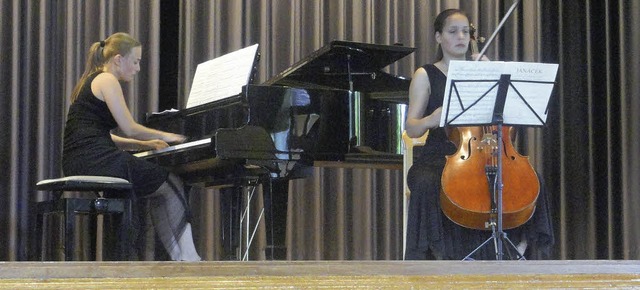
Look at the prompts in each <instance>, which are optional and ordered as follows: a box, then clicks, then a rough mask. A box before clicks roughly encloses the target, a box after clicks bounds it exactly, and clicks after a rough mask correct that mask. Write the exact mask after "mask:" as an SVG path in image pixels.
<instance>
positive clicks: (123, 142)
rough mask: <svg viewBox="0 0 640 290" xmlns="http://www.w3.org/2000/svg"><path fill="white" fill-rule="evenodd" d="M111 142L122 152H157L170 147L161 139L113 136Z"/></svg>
mask: <svg viewBox="0 0 640 290" xmlns="http://www.w3.org/2000/svg"><path fill="white" fill-rule="evenodd" d="M111 140H113V142H114V143H116V146H118V148H120V149H122V150H157V149H162V148H166V147H169V144H167V142H165V141H162V140H159V139H153V140H138V139H132V138H125V137H121V136H118V135H115V134H111Z"/></svg>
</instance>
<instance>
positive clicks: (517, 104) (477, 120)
mask: <svg viewBox="0 0 640 290" xmlns="http://www.w3.org/2000/svg"><path fill="white" fill-rule="evenodd" d="M557 68H558V65H557V64H539V63H521V62H482V63H480V62H464V61H451V62H450V64H449V77H448V79H447V84H446V88H445V99H444V103H443V112H444V113H443V115H442V119H441V126H443V125H444V126H468V125H495V126H496V127H497V132H496V133H495V134H496V141H497V142H496V143H497V151H496V152H499V153H498V154H497V155H498V156H497V163H498V165H497V170H496V173H495V174H496V176H495V179H494V186H493V187H491V185H490V187H491V188H490V190H491V189H493V194H492V198H493V199H494V200H492V203H491V215H490V218H489V221H488V222H487V223H486V224H487V225H488V226H489V227H491V231H492V234H491V236H490V237H489V238H488V239H487V240H485V241H484V242H483V243H482V244H480V245H479V246H478V247H477V248H476V249H474V250H473V251H472V252H471V253H469V254H468V255H467V256H465V257H464V259H463V260H468V259H469V258H470V257H471V256H472V255H473V254H475V253H476V252H477V251H478V250H480V249H481V248H482V247H483V246H485V245H486V244H487V243H489V242H490V241H494V247H495V253H496V260H502V258H503V242H505V241H506V242H507V243H508V244H509V245H510V246H511V247H513V249H515V252H516V254H517V258H518V260H524V259H525V258H524V256H523V254H521V253H520V252H519V251H518V250H517V247H516V246H515V245H514V244H513V242H511V240H509V238H508V237H507V234H506V233H505V232H504V231H503V224H502V219H503V205H502V189H503V183H502V151H503V148H502V147H503V143H502V138H503V136H502V125H504V124H508V125H527V126H544V125H545V120H546V115H547V112H548V104H549V97H550V96H551V91H552V89H553V84H554V81H555V76H556V72H557ZM498 75H499V78H497V76H498ZM512 77H513V78H512ZM514 83H520V84H521V85H520V90H519V89H518V88H517V87H516V85H514ZM462 84H465V85H462ZM474 84H481V85H479V86H476V85H474ZM485 89H486V91H485ZM454 92H455V96H456V100H457V105H458V106H459V107H457V106H452V103H451V102H452V100H453V98H452V96H453V95H454ZM521 92H525V94H527V93H529V94H528V96H529V97H530V99H529V100H527V99H526V98H525V97H524V96H523V94H522V93H521ZM474 95H475V96H476V97H474ZM478 95H479V96H478ZM463 96H464V97H463ZM508 96H510V99H509V101H510V102H507V97H508ZM516 97H517V98H516ZM493 98H495V99H493ZM530 102H533V103H534V104H532V103H530ZM465 103H466V104H468V105H465ZM525 108H526V109H525ZM523 110H526V111H528V113H527V112H522V111H523ZM523 116H528V118H523ZM505 119H506V120H508V122H505ZM487 174H489V173H487Z"/></svg>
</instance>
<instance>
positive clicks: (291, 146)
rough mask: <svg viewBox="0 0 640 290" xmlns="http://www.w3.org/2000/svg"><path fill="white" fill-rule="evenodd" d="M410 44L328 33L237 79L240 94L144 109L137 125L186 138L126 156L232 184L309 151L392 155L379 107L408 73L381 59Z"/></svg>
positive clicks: (405, 83)
mask: <svg viewBox="0 0 640 290" xmlns="http://www.w3.org/2000/svg"><path fill="white" fill-rule="evenodd" d="M414 50H415V49H414V48H411V47H403V46H397V45H378V44H369V43H359V42H349V41H332V42H331V43H329V44H327V45H326V46H324V47H322V48H320V49H318V50H317V51H315V52H313V53H312V54H310V55H309V56H307V57H305V58H304V59H302V60H300V61H298V62H297V63H295V64H294V65H292V66H291V67H289V68H288V69H286V70H285V71H283V72H282V73H280V74H278V75H276V76H275V77H273V78H271V79H270V80H268V81H266V82H265V83H263V84H259V85H256V84H248V85H246V86H245V87H243V89H242V93H241V94H240V95H237V96H229V97H228V98H225V99H223V100H221V101H217V102H213V103H209V104H205V105H200V106H197V107H193V108H189V109H183V110H180V111H178V112H175V113H171V114H165V115H152V116H148V118H147V120H146V122H145V125H146V126H148V127H151V128H156V129H159V130H163V131H169V132H174V133H180V134H183V135H186V136H188V138H189V140H188V141H187V142H185V143H183V144H179V145H175V146H171V147H168V148H165V149H162V150H155V151H147V152H140V153H137V154H136V156H138V157H140V158H145V159H148V160H150V161H152V162H155V163H158V164H160V165H162V166H165V167H168V168H171V169H172V170H173V171H174V172H176V173H178V174H179V175H181V176H182V177H183V179H184V180H185V181H186V182H187V183H198V184H204V186H205V187H206V186H212V185H219V184H237V185H240V184H239V183H238V182H237V181H238V180H241V179H242V176H243V175H244V174H247V168H259V169H261V170H264V171H266V173H265V174H263V175H262V176H268V178H271V179H272V180H274V179H284V180H286V179H288V178H298V177H304V172H305V170H304V169H305V168H308V167H309V166H312V165H313V163H314V162H316V161H340V160H345V159H348V156H350V155H356V156H361V155H362V154H367V153H368V152H371V151H372V152H382V153H389V154H388V155H394V154H392V153H393V152H390V151H391V150H390V149H389V148H388V146H387V144H389V142H387V140H386V139H388V138H389V136H390V135H392V134H390V133H389V132H390V131H394V130H395V131H400V129H399V126H400V124H399V122H397V121H396V122H394V121H393V120H390V118H389V114H388V111H389V110H388V109H384V107H385V106H386V104H395V103H403V102H404V103H406V100H407V92H408V88H409V80H407V79H404V78H402V77H398V76H394V75H391V74H389V73H386V72H384V71H383V69H384V68H385V67H387V66H388V65H390V64H392V63H394V62H396V61H397V60H399V59H401V58H403V57H405V56H407V55H409V54H410V53H412V52H413V51H414ZM381 108H382V109H381ZM390 124H391V126H392V127H394V128H389V126H390ZM363 148H366V149H368V150H362V149H363ZM383 155H385V154H383ZM252 174H253V173H252ZM272 188H273V187H272ZM282 188H284V190H286V186H283V187H282ZM273 197H274V199H275V198H276V197H275V193H274V195H273ZM284 201H285V202H286V198H285V199H284ZM285 208H286V207H285ZM274 214H275V213H274ZM285 216H286V215H285ZM280 224H284V223H280Z"/></svg>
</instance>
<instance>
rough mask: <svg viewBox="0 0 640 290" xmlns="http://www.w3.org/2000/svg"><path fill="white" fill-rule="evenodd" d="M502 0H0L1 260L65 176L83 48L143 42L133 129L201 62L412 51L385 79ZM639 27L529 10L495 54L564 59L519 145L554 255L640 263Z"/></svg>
mask: <svg viewBox="0 0 640 290" xmlns="http://www.w3.org/2000/svg"><path fill="white" fill-rule="evenodd" d="M511 3H512V2H511V1H498V0H493V1H435V0H434V1H428V0H413V1H411V0H387V1H374V0H362V1H356V0H353V1H348V0H315V1H312V0H298V1H296V0H293V1H291V0H271V1H268V0H258V1H255V0H244V1H235V0H219V1H159V0H157V1H153V0H138V1H135V0H134V1H129V0H119V1H117V0H105V1H82V0H70V1H62V0H60V1H57V0H56V1H44V0H43V1H36V0H26V1H25V0H0V23H1V25H0V124H1V126H2V129H1V130H0V166H2V167H3V168H5V172H6V173H5V174H3V175H2V177H0V244H2V245H4V247H3V248H2V249H3V250H2V251H1V252H0V260H24V259H25V258H26V249H27V246H28V242H27V240H28V237H29V231H30V226H31V224H32V221H31V220H30V213H29V210H28V209H29V204H30V203H31V202H34V201H37V200H41V199H42V198H43V195H42V194H41V193H37V192H35V190H34V185H35V183H36V182H37V181H38V180H40V179H43V178H52V177H59V176H61V169H60V162H59V161H60V154H61V143H62V128H63V125H64V120H65V115H66V110H67V108H68V106H69V95H70V92H71V90H72V88H73V85H74V83H75V82H76V80H77V79H78V77H79V76H80V75H81V73H82V69H83V66H84V61H85V56H86V50H87V49H88V47H89V45H90V44H91V43H93V42H96V41H100V40H102V39H104V38H105V37H106V36H108V35H109V34H111V33H113V32H116V31H126V32H129V33H131V34H132V35H134V36H135V37H137V38H138V39H139V40H140V41H141V42H142V43H143V46H144V47H143V62H142V72H141V73H140V74H139V75H138V76H137V78H136V80H135V81H134V82H133V83H131V84H129V85H127V86H126V87H125V90H126V97H127V100H128V103H129V106H130V108H131V109H132V111H133V113H134V115H135V116H136V117H137V118H138V119H139V120H142V118H143V115H144V113H146V112H149V111H155V110H158V109H166V108H168V107H172V106H173V107H178V108H179V107H181V105H184V103H185V98H186V96H187V95H188V92H189V89H190V87H189V85H190V83H191V79H192V77H193V74H194V73H195V67H196V65H197V64H198V63H200V62H203V61H205V60H208V59H211V58H214V57H217V56H220V55H222V54H224V53H227V52H231V51H233V50H236V49H239V48H242V47H245V46H248V45H251V44H254V43H259V44H260V53H261V56H262V58H261V61H260V63H259V72H258V76H257V77H258V82H261V81H265V80H267V79H269V78H270V77H272V76H274V75H275V74H277V73H279V72H281V71H282V70H284V69H285V68H287V67H289V66H290V65H291V64H292V63H294V62H296V61H297V60H299V59H301V58H303V57H305V56H306V55H307V54H309V53H311V52H313V51H314V50H316V49H318V48H320V47H321V46H323V45H325V44H327V43H328V42H329V41H331V40H334V39H337V40H351V41H361V42H371V43H378V44H394V43H402V44H403V45H406V46H412V47H416V48H417V50H416V52H415V53H413V54H412V55H410V56H408V57H406V58H405V59H403V60H401V61H399V62H398V63H396V64H394V65H392V66H390V67H389V68H388V69H387V70H388V72H390V73H393V74H398V75H402V76H406V77H410V76H411V73H412V72H413V70H415V68H416V67H418V66H420V65H422V64H424V63H427V62H431V61H433V59H434V55H435V45H434V43H435V42H434V36H433V26H432V23H433V20H434V17H435V15H437V14H438V13H439V12H440V11H442V10H443V9H446V8H451V7H459V8H462V9H464V10H466V11H468V12H469V15H470V17H471V18H472V21H473V22H475V23H476V24H477V27H478V29H479V34H480V35H481V36H485V37H488V36H489V35H490V34H491V33H492V32H493V31H494V29H495V28H496V26H497V24H498V22H499V21H500V19H501V17H502V16H503V15H504V13H505V11H506V10H507V9H508V8H509V6H510V5H511ZM639 22H640V3H637V2H636V1H613V0H610V1H587V2H583V1H552V0H537V1H536V0H531V1H529V0H528V1H522V3H521V4H520V6H519V8H518V9H517V11H516V13H515V14H514V15H513V16H512V17H511V18H510V19H509V20H508V21H507V22H506V25H505V27H504V29H503V31H502V32H501V34H500V35H499V37H498V38H497V40H496V42H495V43H493V44H492V46H491V48H490V49H489V53H488V55H489V57H490V58H491V59H498V60H507V61H515V60H517V61H532V62H552V63H559V64H560V71H559V75H558V79H557V89H556V91H555V93H554V96H553V98H552V102H551V106H550V117H549V119H548V125H547V126H546V127H545V128H536V129H532V128H531V129H525V130H522V131H521V133H523V134H520V137H519V140H518V147H519V148H520V149H521V152H522V153H524V154H528V155H530V156H531V158H532V162H533V163H534V165H535V167H536V169H537V170H538V172H540V173H541V174H542V175H543V176H544V178H545V180H546V184H547V188H548V189H549V196H550V199H551V206H552V212H553V217H554V225H555V229H556V247H555V254H554V258H557V259H596V258H597V259H638V258H640V249H639V247H638V245H637V241H638V240H640V222H639V221H638V218H637V212H639V211H640V196H639V195H638V192H639V189H640V179H638V178H637V176H640V161H639V160H640V158H639V156H638V155H639V154H640V148H639V147H640V144H639V143H640V142H638V140H639V139H640V120H638V119H639V118H640V117H638V116H639V114H638V112H639V111H640V88H639V87H638V85H637V80H638V77H639V76H640V64H639V61H638V58H639V56H638V54H637V51H640V32H639V31H638V30H637V27H639V24H640V23H639ZM398 194H400V193H398ZM311 202H312V201H311ZM364 206H371V205H364ZM291 230H294V231H295V230H300V229H291ZM356 246H357V245H356ZM317 257H327V255H323V254H318V255H317ZM363 257H366V258H369V257H370V258H387V257H391V256H389V255H386V256H385V255H377V256H363Z"/></svg>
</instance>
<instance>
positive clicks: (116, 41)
mask: <svg viewBox="0 0 640 290" xmlns="http://www.w3.org/2000/svg"><path fill="white" fill-rule="evenodd" d="M140 45H141V44H140V42H138V41H137V40H135V39H134V38H133V37H131V36H130V35H129V34H127V33H124V32H117V33H114V34H112V35H111V36H109V37H108V38H107V39H105V40H102V41H98V42H94V43H93V44H91V47H89V53H88V55H87V62H86V64H85V68H84V73H83V74H82V76H81V77H80V80H78V83H76V86H75V87H74V88H73V92H72V93H71V103H73V102H75V101H76V100H77V99H78V95H79V94H80V90H81V89H82V87H84V85H85V83H86V81H87V78H89V76H90V75H92V74H94V73H96V72H98V71H100V70H102V69H103V67H104V65H105V64H106V63H107V62H109V60H111V58H113V57H114V56H116V55H118V54H119V55H122V56H125V55H127V54H129V52H131V49H133V48H134V47H138V46H140Z"/></svg>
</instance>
